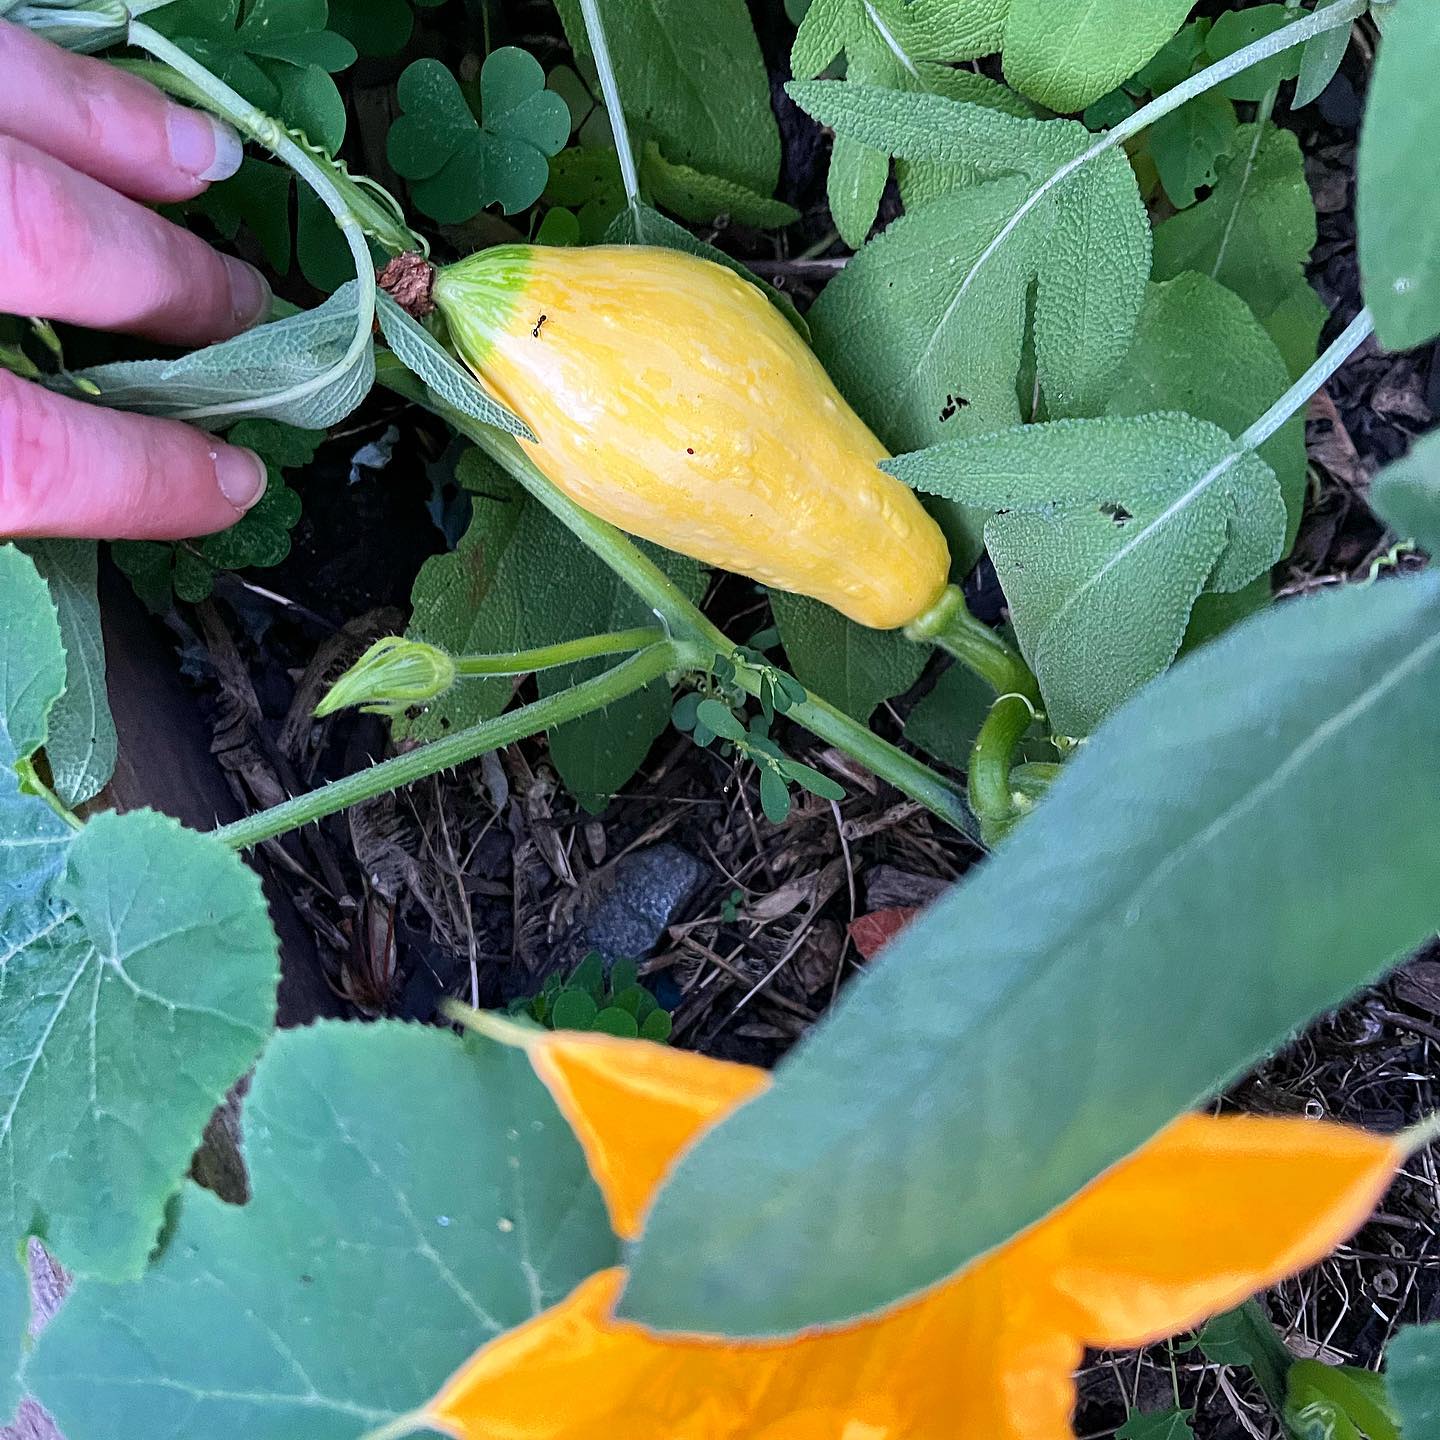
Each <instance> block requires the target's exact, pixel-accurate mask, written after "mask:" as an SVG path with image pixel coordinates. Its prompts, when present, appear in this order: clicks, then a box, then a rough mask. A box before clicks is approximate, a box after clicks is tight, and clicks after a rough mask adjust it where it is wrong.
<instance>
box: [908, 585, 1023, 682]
mask: <svg viewBox="0 0 1440 1440" xmlns="http://www.w3.org/2000/svg"><path fill="white" fill-rule="evenodd" d="M905 635H906V638H907V639H910V640H915V641H929V642H930V643H931V644H932V645H938V646H939V647H940V648H941V649H942V650H945V651H947V652H948V653H949V654H951V655H953V656H954V657H955V658H956V659H957V660H958V661H959V662H960V663H961V664H962V665H964V666H966V667H967V668H968V669H970V670H973V671H974V672H975V673H976V674H977V675H978V676H979V677H980V678H981V679H982V680H983V681H985V683H986V684H987V685H989V686H990V688H991V689H992V690H994V692H995V693H996V694H997V695H1023V696H1025V698H1026V699H1027V700H1029V701H1030V702H1031V704H1032V705H1034V706H1036V707H1038V706H1039V704H1040V687H1039V686H1038V685H1037V684H1036V683H1035V677H1034V676H1033V675H1032V674H1031V673H1030V667H1029V666H1028V665H1027V664H1026V663H1025V662H1024V660H1022V659H1021V658H1020V656H1019V655H1018V654H1017V653H1016V652H1015V651H1014V650H1012V649H1011V648H1010V646H1009V645H1007V644H1006V643H1005V641H1004V639H1003V638H1002V637H1001V636H1000V635H998V634H996V632H995V631H994V630H992V629H991V628H990V627H989V626H988V625H984V624H982V623H981V622H980V621H979V620H977V619H976V618H975V617H974V616H973V615H972V614H971V613H970V610H969V607H968V606H967V605H966V604H965V597H964V595H962V594H961V592H960V587H959V586H958V585H947V586H946V587H945V593H944V594H943V595H941V597H940V598H939V599H938V600H937V601H936V602H935V603H934V605H932V606H931V607H930V609H928V610H927V611H926V612H925V613H924V614H923V615H922V616H920V618H919V619H918V620H912V621H911V622H910V623H909V624H908V625H907V626H906V627H905Z"/></svg>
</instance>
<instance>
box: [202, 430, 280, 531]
mask: <svg viewBox="0 0 1440 1440" xmlns="http://www.w3.org/2000/svg"><path fill="white" fill-rule="evenodd" d="M210 462H211V464H212V465H214V467H215V483H216V485H217V486H218V487H219V489H220V493H221V494H222V495H223V496H224V497H225V498H226V500H228V501H229V502H230V504H231V505H233V506H234V507H235V509H236V511H237V512H238V513H239V514H241V515H243V514H244V513H245V512H246V511H247V510H250V509H253V508H254V507H255V505H257V504H258V503H259V501H260V497H261V496H262V495H264V493H265V486H266V483H267V482H268V479H269V476H268V474H267V472H266V469H265V462H264V461H263V460H262V459H261V458H260V457H259V456H258V455H257V454H256V453H255V452H254V451H253V450H247V449H245V448H244V446H241V445H227V444H225V442H224V441H223V440H215V439H213V438H212V448H211V450H210Z"/></svg>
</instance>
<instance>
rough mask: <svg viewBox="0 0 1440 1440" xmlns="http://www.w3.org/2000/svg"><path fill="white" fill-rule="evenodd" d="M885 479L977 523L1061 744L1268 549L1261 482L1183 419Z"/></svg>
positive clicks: (1055, 428)
mask: <svg viewBox="0 0 1440 1440" xmlns="http://www.w3.org/2000/svg"><path fill="white" fill-rule="evenodd" d="M885 468H886V469H889V470H891V471H892V472H893V473H894V474H896V475H898V476H899V477H900V478H901V479H903V480H905V481H906V482H907V483H908V484H911V485H914V486H915V487H916V488H917V489H922V490H927V491H930V492H931V493H934V494H940V495H944V496H946V497H947V498H949V499H952V500H962V499H963V501H964V502H965V503H966V504H968V505H972V506H983V507H984V508H985V509H986V510H987V511H990V512H991V518H990V519H989V520H988V521H987V522H986V525H985V544H986V546H987V548H988V549H989V551H990V554H991V557H992V558H993V559H994V561H995V569H996V571H997V573H998V574H999V577H1000V583H1001V585H1002V586H1003V587H1004V589H1005V596H1006V599H1007V600H1008V601H1009V602H1010V614H1011V618H1012V620H1013V622H1014V625H1015V634H1016V637H1017V638H1018V639H1019V641H1020V648H1021V649H1022V650H1023V651H1024V654H1025V658H1026V659H1027V660H1028V661H1029V663H1030V667H1031V669H1033V670H1034V671H1035V677H1036V679H1038V680H1039V681H1040V688H1041V690H1042V691H1043V692H1044V696H1045V705H1046V710H1047V713H1048V714H1049V717H1050V722H1051V725H1052V726H1053V727H1054V729H1055V730H1056V732H1057V733H1059V734H1062V735H1072V736H1080V735H1088V734H1089V733H1090V731H1091V730H1093V729H1094V728H1095V726H1096V725H1098V724H1099V723H1100V721H1101V720H1102V719H1103V718H1104V717H1105V716H1106V715H1107V714H1108V713H1109V712H1110V711H1111V710H1113V709H1114V708H1115V706H1116V705H1118V704H1119V703H1120V702H1121V701H1122V700H1124V699H1125V698H1126V697H1127V696H1128V695H1130V694H1131V692H1132V691H1134V690H1136V689H1138V688H1139V686H1141V685H1142V684H1144V683H1145V681H1147V680H1149V679H1151V678H1152V677H1153V676H1155V675H1158V674H1159V673H1160V672H1161V671H1162V670H1163V669H1164V668H1165V667H1166V666H1167V665H1168V664H1169V663H1170V662H1171V661H1172V660H1173V659H1174V658H1175V655H1176V652H1177V651H1178V650H1179V648H1180V642H1181V640H1183V639H1184V636H1185V627H1186V625H1187V624H1188V622H1189V619H1190V611H1191V608H1192V607H1193V606H1194V604H1195V600H1196V597H1197V596H1198V595H1199V594H1200V592H1201V591H1202V590H1204V589H1207V588H1208V589H1212V590H1220V591H1230V590H1238V589H1240V588H1241V587H1242V586H1244V585H1247V584H1248V583H1249V582H1250V581H1251V580H1253V579H1254V578H1255V577H1256V576H1257V575H1259V574H1261V573H1262V572H1263V571H1265V570H1266V569H1268V568H1269V567H1270V566H1271V565H1273V564H1275V562H1276V561H1277V560H1279V558H1280V554H1281V549H1282V546H1283V544H1284V538H1285V524H1286V514H1285V502H1284V499H1283V497H1282V496H1281V494H1280V487H1279V485H1278V484H1277V483H1276V480H1275V474H1274V471H1272V470H1271V469H1270V467H1269V466H1268V465H1266V464H1265V462H1264V461H1263V460H1260V459H1259V458H1258V457H1256V456H1254V455H1251V454H1240V453H1238V452H1237V451H1236V448H1235V441H1234V440H1233V439H1231V437H1230V436H1229V435H1227V434H1226V433H1225V432H1224V431H1223V430H1221V429H1220V428H1219V427H1218V426H1216V425H1212V424H1210V423H1209V422H1208V421H1204V420H1197V419H1195V418H1194V417H1193V416H1190V415H1181V414H1160V415H1140V416H1135V417H1133V418H1132V417H1123V418H1105V419H1100V420H1058V421H1053V422H1051V423H1050V424H1046V425H1029V426H1022V427H1017V428H1016V429H1014V430H1008V431H1004V432H1002V433H1000V434H998V435H989V436H978V437H975V438H973V439H969V440H956V441H953V442H951V443H950V444H948V445H939V446H936V447H934V448H933V449H931V450H926V451H920V452H918V453H917V454H914V455H908V456H905V457H903V458H901V459H899V460H894V461H891V462H889V463H888V464H887V465H886V467H885Z"/></svg>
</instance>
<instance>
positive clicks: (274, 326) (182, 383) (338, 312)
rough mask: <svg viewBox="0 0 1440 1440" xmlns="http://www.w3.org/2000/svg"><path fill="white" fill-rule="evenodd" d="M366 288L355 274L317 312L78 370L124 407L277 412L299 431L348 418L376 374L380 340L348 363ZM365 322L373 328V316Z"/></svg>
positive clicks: (193, 412) (203, 413)
mask: <svg viewBox="0 0 1440 1440" xmlns="http://www.w3.org/2000/svg"><path fill="white" fill-rule="evenodd" d="M362 294H363V292H362V290H361V287H360V285H359V283H358V282H357V281H354V280H351V281H350V282H348V283H347V284H345V285H342V286H341V287H340V289H338V290H337V291H336V292H335V293H334V294H333V295H332V296H330V298H329V299H328V300H326V301H325V303H324V304H323V305H320V306H318V307H316V308H315V309H314V310H303V311H301V312H300V313H299V314H297V315H291V316H289V317H287V318H286V319H284V320H272V321H271V322H270V323H269V324H268V325H259V326H256V328H255V329H253V330H247V331H246V332H245V333H244V334H243V335H237V336H236V337H235V338H234V339H233V340H224V341H222V342H221V343H220V344H218V345H210V346H207V347H206V348H205V349H204V350H195V351H192V352H191V353H190V354H189V355H183V356H181V357H180V359H178V360H122V361H117V362H115V363H113V364H110V365H95V366H92V367H91V368H90V369H88V370H81V371H77V372H76V376H77V377H78V378H80V379H83V380H86V381H88V382H89V383H90V384H92V385H94V386H95V387H96V388H97V389H98V390H99V392H100V393H99V396H98V397H97V398H98V399H99V400H100V401H101V402H102V403H103V404H106V405H112V406H114V407H116V408H117V409H120V410H139V411H141V412H142V413H143V414H146V415H173V416H176V417H178V418H180V419H185V420H191V419H205V418H207V417H209V418H211V419H212V420H213V419H214V418H216V417H221V416H230V417H232V418H235V419H241V418H249V419H256V420H258V419H269V420H281V421H284V422H285V423H286V424H287V425H295V426H297V427H299V428H300V429H302V430H324V429H326V428H328V427H329V426H331V425H336V424H338V423H339V422H340V421H341V420H343V419H344V418H345V417H346V416H347V415H348V414H349V413H350V412H351V411H352V410H353V409H354V408H355V407H356V406H357V405H358V404H359V403H360V402H361V401H362V400H363V399H364V398H365V396H366V395H367V394H368V393H369V391H370V387H371V385H372V384H373V383H374V380H375V347H374V346H373V345H372V344H370V343H368V341H367V343H366V344H365V345H364V346H363V348H361V349H360V350H359V351H358V353H357V354H356V355H355V356H354V358H353V360H350V361H348V363H347V355H348V353H349V350H350V346H351V342H352V340H354V338H355V335H356V331H357V328H358V327H359V326H360V324H361V323H362V317H361V314H360V308H359V307H360V303H361V298H362ZM364 323H365V324H366V326H367V327H368V324H369V321H368V320H366V321H364ZM342 364H343V366H344V368H343V369H341V368H339V367H341V366H342ZM332 372H333V373H332ZM70 388H71V389H72V390H73V389H74V387H73V386H72V387H70ZM75 393H81V392H79V391H76V392H75Z"/></svg>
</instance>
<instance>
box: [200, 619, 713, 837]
mask: <svg viewBox="0 0 1440 1440" xmlns="http://www.w3.org/2000/svg"><path fill="white" fill-rule="evenodd" d="M695 658H696V657H695V656H694V655H693V654H692V653H691V652H690V650H689V649H688V648H687V647H684V646H682V645H679V644H677V643H676V642H674V641H673V640H667V641H665V642H664V643H663V644H660V645H652V646H650V648H649V649H647V650H642V651H641V652H640V653H639V654H638V655H632V656H631V657H630V658H629V659H628V660H623V661H621V663H620V664H619V665H616V666H615V667H614V668H613V669H611V670H607V671H606V672H605V673H604V674H603V675H597V676H596V677H595V678H594V679H593V680H586V681H584V682H583V683H582V684H579V685H575V686H572V687H571V688H570V689H568V690H561V691H559V692H558V693H556V694H554V695H547V696H545V698H544V699H541V700H536V701H535V702H534V703H533V704H531V705H523V706H521V708H520V709H518V710H511V711H510V712H509V713H508V714H505V715H501V716H499V717H497V718H496V719H494V720H484V721H481V723H480V724H478V725H471V726H470V727H469V728H468V729H465V730H461V731H459V732H458V733H457V734H454V735H447V736H446V737H445V738H444V739H443V740H436V741H435V742H434V743H433V744H431V745H423V746H421V747H420V749H418V750H411V751H409V752H407V753H406V754H404V755H397V756H395V757H394V758H393V759H391V760H382V761H381V762H380V763H379V764H378V765H372V766H371V767H370V768H369V769H368V770H361V771H359V772H358V773H356V774H354V775H347V776H346V777H345V778H344V779H343V780H334V781H332V782H331V783H330V784H328V785H322V786H321V787H320V788H319V789H318V790H312V791H310V793H309V794H306V795H297V796H295V798H294V799H292V800H286V801H284V802H283V803H281V804H279V805H272V806H271V807H270V808H269V809H268V810H261V811H259V812H257V813H256V814H254V815H247V816H246V817H245V818H244V819H243V820H237V821H236V822H235V823H234V824H233V825H223V826H221V827H220V829H218V830H216V831H215V832H214V833H215V835H216V837H217V838H218V839H220V840H223V841H224V842H225V843H226V844H227V845H229V846H230V847H231V849H233V850H248V849H250V848H251V847H252V846H255V845H258V844H260V842H261V841H262V840H273V839H274V838H275V837H276V836H277V835H284V834H286V833H287V832H288V831H291V830H298V829H300V828H301V827H302V826H304V825H310V824H313V823H314V822H315V821H316V820H323V819H324V818H325V816H327V815H334V814H336V813H337V812H338V811H340V810H346V809H348V808H349V807H350V806H352V805H358V804H359V803H360V802H361V801H362V800H373V799H374V798H375V796H377V795H384V794H386V793H388V792H389V791H391V790H398V789H399V788H400V787H401V786H402V785H411V784H413V783H414V782H415V781H416V780H424V779H426V778H427V777H429V776H431V775H436V774H438V773H439V772H440V771H442V770H451V769H454V767H455V766H457V765H464V764H466V763H467V762H468V761H471V760H475V759H478V758H479V757H480V756H481V755H485V754H488V753H489V752H490V751H492V750H498V749H500V748H501V746H503V745H513V744H514V743H515V742H516V741H517V740H525V739H528V738H529V737H530V736H531V735H538V734H539V733H540V732H541V731H542V730H553V729H554V728H555V727H556V726H557V725H563V724H564V723H565V722H566V721H567V720H576V719H579V717H580V716H582V715H588V714H590V712H591V711H593V710H600V709H603V708H604V707H605V706H606V705H613V704H614V703H615V702H616V701H617V700H621V699H623V698H624V697H625V696H626V695H633V694H634V693H635V692H636V691H637V690H643V689H644V688H645V687H646V686H647V685H649V684H651V683H652V682H653V681H656V680H658V679H660V677H661V676H662V675H664V674H665V673H666V672H667V671H669V670H677V669H685V668H688V667H689V666H690V665H691V663H692V662H693V661H694V659H695Z"/></svg>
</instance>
